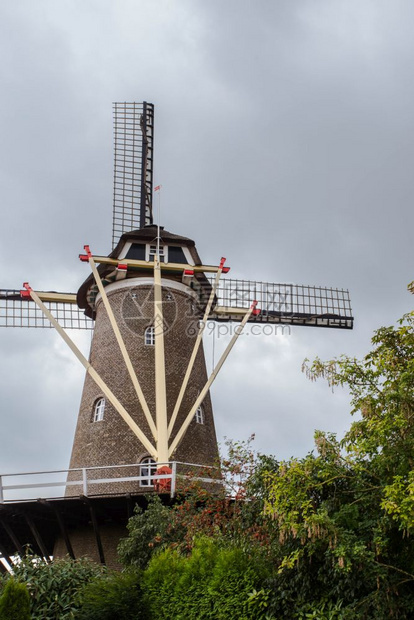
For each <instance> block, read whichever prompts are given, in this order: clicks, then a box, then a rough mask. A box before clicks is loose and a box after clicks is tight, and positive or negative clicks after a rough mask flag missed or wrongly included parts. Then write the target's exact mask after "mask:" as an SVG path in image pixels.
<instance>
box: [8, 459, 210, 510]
mask: <svg viewBox="0 0 414 620" xmlns="http://www.w3.org/2000/svg"><path fill="white" fill-rule="evenodd" d="M165 466H166V467H168V468H169V470H170V471H168V470H165V469H164V470H163V471H162V472H161V471H160V469H161V468H162V467H165ZM129 472H131V473H129ZM157 472H158V473H157ZM212 472H215V473H217V474H218V473H219V470H218V469H217V468H215V467H211V466H206V465H198V464H195V463H182V462H178V461H172V462H169V463H157V464H155V463H154V464H148V463H133V464H128V465H104V466H101V467H79V468H75V469H56V470H52V471H34V472H18V473H12V474H2V475H0V504H8V503H13V502H21V501H33V500H35V499H38V498H39V497H42V498H43V499H57V498H64V497H74V496H76V495H84V496H87V497H94V496H95V497H96V496H103V495H119V494H124V493H125V492H128V493H131V489H132V488H133V487H132V486H131V487H130V486H129V485H130V484H131V485H135V491H136V492H137V493H140V494H141V493H146V492H149V491H155V492H158V493H169V494H170V496H171V497H174V496H175V494H176V492H177V479H191V480H194V481H199V482H204V483H210V484H211V483H214V484H222V481H221V480H220V478H219V477H218V478H212V477H210V476H211V475H213V474H212ZM136 483H138V484H136ZM116 485H123V490H122V491H120V490H118V491H117V489H116ZM72 487H78V490H79V493H76V492H75V493H74V491H75V489H73V488H72ZM51 489H55V490H56V493H54V494H53V495H50V494H49V493H50V490H51Z"/></svg>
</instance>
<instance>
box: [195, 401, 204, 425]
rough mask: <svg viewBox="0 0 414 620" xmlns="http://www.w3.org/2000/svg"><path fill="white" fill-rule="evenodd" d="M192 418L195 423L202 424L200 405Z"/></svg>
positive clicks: (202, 412) (202, 417)
mask: <svg viewBox="0 0 414 620" xmlns="http://www.w3.org/2000/svg"><path fill="white" fill-rule="evenodd" d="M194 419H195V421H196V422H197V424H204V411H203V408H202V406H201V405H200V406H199V407H197V409H196V412H195V414H194Z"/></svg>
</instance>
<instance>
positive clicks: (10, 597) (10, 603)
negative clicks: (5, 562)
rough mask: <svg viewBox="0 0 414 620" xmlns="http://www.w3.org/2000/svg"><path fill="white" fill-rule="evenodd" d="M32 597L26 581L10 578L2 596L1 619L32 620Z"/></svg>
mask: <svg viewBox="0 0 414 620" xmlns="http://www.w3.org/2000/svg"><path fill="white" fill-rule="evenodd" d="M30 618H31V616H30V599H29V592H28V591H27V588H26V586H25V585H24V583H19V582H18V581H16V580H15V579H9V580H8V581H7V583H6V585H5V587H4V589H3V593H2V595H1V597H0V620H30Z"/></svg>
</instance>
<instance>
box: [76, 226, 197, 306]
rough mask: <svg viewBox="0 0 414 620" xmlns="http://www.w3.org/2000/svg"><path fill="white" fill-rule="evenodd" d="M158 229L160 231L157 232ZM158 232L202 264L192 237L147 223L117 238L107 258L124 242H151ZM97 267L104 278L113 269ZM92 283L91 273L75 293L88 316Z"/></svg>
mask: <svg viewBox="0 0 414 620" xmlns="http://www.w3.org/2000/svg"><path fill="white" fill-rule="evenodd" d="M158 230H159V231H160V232H159V233H158ZM158 234H159V235H160V238H161V242H162V243H165V244H167V245H169V244H171V245H181V246H185V247H187V248H188V249H189V252H190V254H191V258H192V259H193V261H194V264H195V265H201V264H202V263H201V259H200V257H199V255H198V252H197V250H196V247H195V243H194V241H193V240H192V239H189V238H188V237H182V236H181V235H176V234H175V233H171V232H169V231H168V230H164V227H163V226H160V227H159V228H158V226H156V225H155V224H148V225H147V226H144V227H143V228H139V229H138V230H130V231H128V232H126V233H124V234H123V235H122V236H121V238H120V239H119V241H118V244H117V246H116V247H115V248H114V249H113V250H112V252H111V253H110V254H109V258H118V257H119V255H120V253H121V250H122V249H123V247H124V246H125V243H127V242H128V241H132V242H140V241H142V242H144V243H151V242H155V241H156V239H157V237H158ZM97 269H98V272H99V275H100V276H101V278H104V277H105V275H106V274H107V273H109V272H110V271H111V270H113V267H111V266H109V265H105V264H102V263H101V264H100V265H98V267H97ZM94 283H95V279H94V277H93V275H92V274H91V275H90V276H89V277H88V278H87V279H86V280H85V281H84V282H83V284H82V285H81V286H80V288H79V290H78V294H77V303H78V306H79V308H82V309H84V310H85V314H86V316H89V317H92V316H93V310H92V308H91V306H90V305H89V302H88V291H89V289H90V288H91V287H92V286H94Z"/></svg>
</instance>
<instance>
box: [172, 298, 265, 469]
mask: <svg viewBox="0 0 414 620" xmlns="http://www.w3.org/2000/svg"><path fill="white" fill-rule="evenodd" d="M256 305H257V302H256V301H254V302H253V303H252V305H251V306H250V308H249V310H248V311H247V312H246V314H245V316H244V319H243V321H242V322H241V323H240V325H238V326H237V327H236V329H235V330H234V335H233V337H232V339H231V340H230V342H229V344H228V345H227V347H226V349H225V351H224V353H223V355H222V356H221V358H220V360H219V361H218V363H217V365H216V367H215V368H214V370H213V372H212V373H211V375H210V378H209V379H208V381H207V383H206V384H205V386H204V387H203V389H202V390H201V392H200V394H199V395H198V397H197V400H196V401H195V403H194V405H193V406H192V408H191V409H190V412H189V413H188V415H187V417H186V419H185V420H184V422H183V424H182V425H181V428H180V430H179V431H178V433H177V435H176V436H175V438H174V441H173V442H172V444H171V446H170V450H169V457H171V455H173V454H174V452H175V450H176V449H177V447H178V445H179V443H180V441H181V440H182V438H183V436H184V434H185V432H186V431H187V429H188V427H189V426H190V424H191V421H192V419H193V417H194V414H195V412H196V411H197V408H198V407H199V406H200V405H201V403H202V402H203V400H204V398H205V397H206V394H207V392H208V390H209V389H210V387H211V385H212V383H213V381H214V379H215V378H216V377H217V375H218V373H219V372H220V369H221V367H222V366H223V364H224V362H225V361H226V359H227V357H228V355H229V353H230V351H231V350H232V348H233V346H234V345H235V343H236V340H237V338H238V337H239V336H240V334H241V333H242V331H243V328H244V326H245V325H246V323H247V321H248V320H249V318H250V316H251V315H252V314H253V313H258V312H259V310H256V309H255V308H256Z"/></svg>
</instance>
